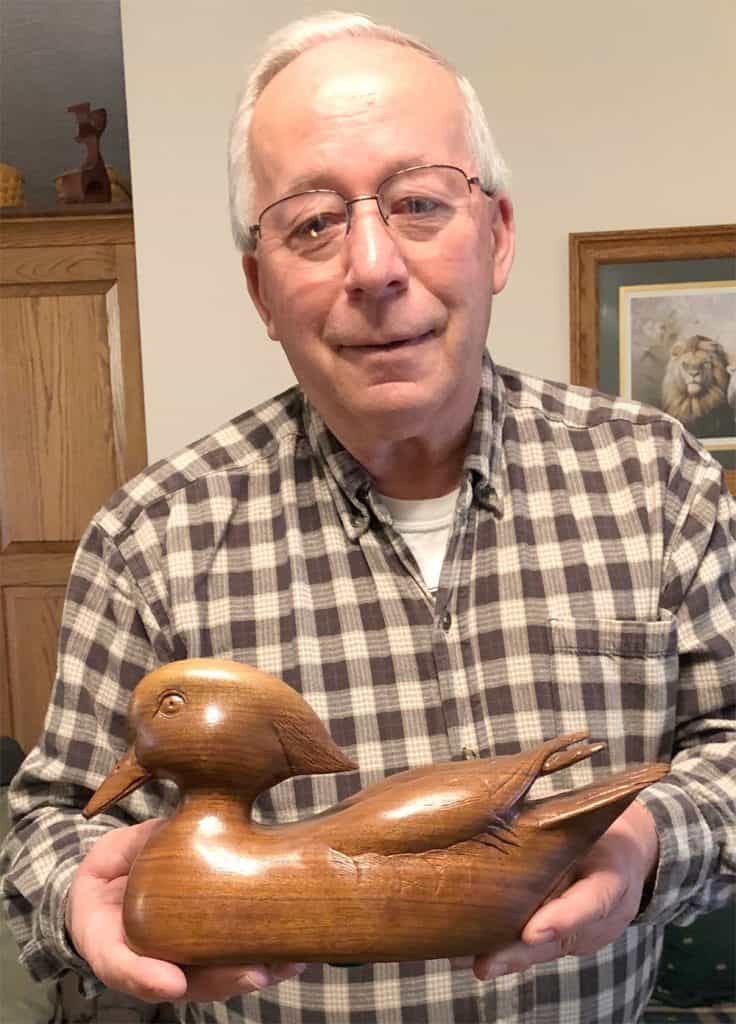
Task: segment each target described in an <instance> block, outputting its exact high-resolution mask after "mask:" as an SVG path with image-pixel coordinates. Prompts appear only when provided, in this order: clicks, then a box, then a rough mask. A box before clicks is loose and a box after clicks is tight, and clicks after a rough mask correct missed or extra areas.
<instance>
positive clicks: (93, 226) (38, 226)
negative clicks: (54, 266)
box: [0, 211, 135, 250]
mask: <svg viewBox="0 0 736 1024" xmlns="http://www.w3.org/2000/svg"><path fill="white" fill-rule="evenodd" d="M134 239H135V235H134V230H133V215H132V213H131V212H130V211H128V212H115V213H108V212H105V213H95V214H93V213H92V211H90V212H88V213H87V214H86V215H80V214H78V213H74V214H59V215H58V216H54V217H51V218H46V217H41V216H38V217H36V216H18V217H13V218H8V217H3V218H0V250H2V249H17V248H30V247H32V246H47V245H87V244H92V245H131V244H132V243H133V242H134Z"/></svg>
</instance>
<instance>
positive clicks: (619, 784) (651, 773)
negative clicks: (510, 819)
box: [523, 764, 670, 829]
mask: <svg viewBox="0 0 736 1024" xmlns="http://www.w3.org/2000/svg"><path fill="white" fill-rule="evenodd" d="M669 770H670V766H669V765H668V764H649V765H643V766H642V767H640V768H631V769H628V770H627V771H622V772H618V773H617V774H615V775H610V776H609V777H608V778H607V779H603V780H602V781H601V782H594V783H592V784H591V785H590V786H584V787H583V788H582V789H576V790H571V791H570V792H568V793H560V794H558V795H555V796H551V797H545V799H543V800H538V801H535V802H530V803H528V804H527V805H526V806H525V808H524V811H523V821H524V824H528V825H532V826H536V827H537V828H541V829H550V828H556V827H557V826H558V825H561V824H563V823H564V822H567V821H572V820H574V819H576V818H580V817H582V816H584V815H586V814H592V813H594V812H595V811H598V810H600V809H602V808H605V807H610V808H611V811H612V813H611V821H613V819H614V817H616V816H618V814H620V813H621V811H622V810H624V808H625V807H626V806H627V804H629V803H630V802H631V801H632V800H633V799H634V797H635V796H636V794H637V793H640V792H641V791H642V789H645V788H646V787H647V786H651V785H652V783H654V782H658V781H659V780H660V779H662V778H663V777H664V776H665V775H666V774H667V773H668V772H669Z"/></svg>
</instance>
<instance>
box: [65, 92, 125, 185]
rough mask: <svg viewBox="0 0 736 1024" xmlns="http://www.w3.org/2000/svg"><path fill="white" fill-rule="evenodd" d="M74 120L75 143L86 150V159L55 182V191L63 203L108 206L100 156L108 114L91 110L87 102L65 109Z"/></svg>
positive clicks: (106, 179)
mask: <svg viewBox="0 0 736 1024" xmlns="http://www.w3.org/2000/svg"><path fill="white" fill-rule="evenodd" d="M66 109H67V110H68V111H69V112H70V113H72V114H74V115H75V116H76V118H77V128H78V131H77V134H76V136H75V138H74V141H75V142H81V143H82V144H83V145H85V146H86V147H87V159H86V160H85V161H84V163H83V164H82V166H81V167H80V168H79V170H76V171H66V172H65V173H64V174H62V175H61V177H60V179H57V180H58V185H57V189H58V192H59V196H60V198H61V201H62V202H64V203H109V202H110V197H111V194H112V193H111V189H110V179H109V178H108V176H107V170H106V168H105V161H104V160H103V159H102V154H101V153H100V136H101V135H102V133H103V132H104V130H105V127H106V125H107V111H106V110H105V109H104V108H103V107H100V108H99V109H97V110H90V105H89V103H77V104H75V105H74V106H72V107H67V108H66Z"/></svg>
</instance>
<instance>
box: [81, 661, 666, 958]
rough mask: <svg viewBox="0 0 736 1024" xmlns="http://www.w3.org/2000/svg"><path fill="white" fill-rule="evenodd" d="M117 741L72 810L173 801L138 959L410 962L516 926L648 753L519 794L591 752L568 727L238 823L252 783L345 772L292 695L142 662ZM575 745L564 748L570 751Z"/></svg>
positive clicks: (660, 769)
mask: <svg viewBox="0 0 736 1024" xmlns="http://www.w3.org/2000/svg"><path fill="white" fill-rule="evenodd" d="M129 718H130V726H131V735H132V736H133V742H132V745H131V748H130V750H129V752H128V754H127V755H126V756H125V757H123V759H122V760H121V761H120V762H119V763H118V764H117V765H116V767H115V769H114V770H113V772H112V774H111V775H110V776H109V777H108V778H107V779H106V780H105V781H104V782H103V783H102V785H101V786H100V788H99V789H98V790H97V792H96V794H95V795H94V796H93V797H92V799H91V800H90V802H89V804H88V805H87V807H86V808H85V811H84V813H85V816H86V817H91V816H92V815H94V814H97V813H98V812H99V811H102V810H104V809H105V808H107V807H109V806H110V805H111V804H113V803H115V801H117V800H119V799H120V798H121V797H123V796H125V795H127V794H128V793H130V792H132V791H133V790H134V789H135V788H137V787H138V786H139V785H141V784H142V783H143V782H145V781H146V780H147V779H150V778H152V777H159V778H169V779H173V780H174V781H175V782H176V783H177V784H178V786H179V788H180V790H181V801H180V804H179V806H178V808H177V810H176V812H175V814H174V815H173V817H172V818H171V819H170V820H169V821H168V822H167V823H166V824H165V825H164V826H163V827H162V828H161V829H160V831H158V832H156V833H155V834H154V835H153V837H152V838H151V840H150V841H149V842H148V844H147V845H146V846H145V847H144V849H143V851H142V852H141V853H140V855H139V856H138V859H137V860H136V862H135V864H134V865H133V868H132V870H131V873H130V876H129V880H128V887H127V890H126V894H125V905H124V924H125V930H126V934H127V938H128V942H129V944H130V946H131V947H132V948H133V949H134V950H135V951H137V952H138V953H141V954H145V955H147V956H152V957H159V958H161V959H164V960H169V961H173V962H175V963H180V964H202V965H204V964H210V965H213V964H228V963H230V964H233V963H252V962H256V963H257V962H269V961H325V962H328V963H333V964H342V963H356V962H365V961H392V960H419V959H430V958H434V957H449V956H463V955H468V954H474V953H481V952H490V951H493V950H495V949H498V948H500V947H501V946H503V945H506V944H507V943H509V942H510V941H512V940H513V939H514V938H516V937H518V935H519V933H520V932H521V930H522V928H523V926H524V924H525V923H526V921H527V920H528V919H529V917H530V916H531V915H532V914H533V912H534V911H535V910H536V909H537V908H538V907H539V906H540V905H541V904H542V902H543V901H544V900H545V899H546V898H547V897H548V896H550V894H552V893H553V892H554V891H555V890H556V887H558V886H559V885H560V884H561V883H562V882H563V881H564V879H565V877H566V875H567V873H568V871H569V870H570V868H571V867H572V866H573V864H574V863H575V861H576V859H577V858H578V857H579V856H580V855H581V854H583V853H584V852H585V851H586V850H588V848H589V847H590V846H591V845H592V843H594V842H595V840H596V839H597V838H598V837H599V836H600V835H601V834H602V833H603V832H604V831H605V829H606V828H607V827H608V826H609V825H610V824H611V822H612V821H613V820H614V818H616V817H617V815H619V814H620V813H621V812H622V811H623V810H624V808H625V807H626V806H627V805H628V804H629V803H630V802H631V800H633V798H634V797H635V795H636V794H637V793H638V792H639V791H640V790H641V789H643V788H644V787H645V786H647V785H649V784H650V783H652V782H655V781H656V780H658V779H660V778H662V776H663V775H665V774H666V772H667V770H668V766H667V765H664V764H655V765H649V766H644V767H641V768H634V769H631V770H629V771H626V772H622V773H620V774H618V775H613V776H611V777H609V778H608V779H605V780H604V781H602V782H598V783H594V784H593V785H590V786H587V787H586V788H584V789H581V790H578V791H577V792H567V793H561V794H559V795H554V796H551V797H548V798H546V799H543V800H538V801H529V800H526V799H525V797H526V794H527V792H528V790H529V789H530V787H531V785H532V783H533V782H534V781H535V780H536V779H537V778H538V777H539V776H540V775H547V774H549V773H551V772H556V771H558V770H560V769H562V768H566V767H568V766H570V765H573V764H575V763H576V762H578V761H580V760H582V759H583V758H587V757H590V756H591V754H593V753H595V752H596V751H597V750H600V749H601V748H602V747H603V746H604V744H602V743H584V742H582V741H583V740H584V739H585V737H586V734H585V733H573V734H571V735H568V736H560V737H557V738H555V739H552V740H548V741H547V742H545V743H542V744H541V745H539V746H537V747H535V748H533V749H532V750H528V751H524V752H522V753H519V754H513V755H508V756H503V757H497V758H494V759H480V760H473V761H465V762H445V763H440V764H430V765H427V766H426V767H422V768H415V769H411V770H410V771H406V772H402V773H401V774H398V775H394V776H392V777H390V778H387V779H385V780H384V781H382V782H379V783H377V784H376V785H374V786H370V787H368V788H367V789H364V790H361V791H360V792H359V793H357V794H356V795H355V796H352V797H350V798H348V799H347V800H344V801H342V803H339V804H337V805H336V806H334V807H332V808H330V809H329V810H327V811H325V812H324V813H322V814H318V815H315V816H313V817H311V818H308V819H306V820H303V821H299V822H296V823H293V824H286V825H273V826H264V825H260V824H257V823H255V822H253V821H252V820H251V807H252V804H253V801H254V800H255V799H256V797H257V796H258V794H259V793H262V792H263V791H264V790H266V789H268V788H269V787H271V786H273V785H275V784H276V783H278V782H281V781H283V780H284V779H288V778H290V777H294V776H298V775H311V774H318V773H328V772H342V771H350V770H352V769H354V768H355V767H356V765H354V764H353V763H352V761H349V760H348V759H347V758H346V757H345V756H344V755H343V753H342V752H341V751H340V749H339V748H338V747H337V746H336V745H335V744H334V743H333V741H332V740H331V738H330V737H329V735H328V734H327V732H326V730H325V728H324V726H323V725H322V723H321V722H320V721H319V719H318V718H317V716H316V715H315V714H314V712H313V711H312V710H311V708H310V707H309V705H308V704H307V703H306V701H305V700H303V698H302V697H301V696H299V694H298V693H296V691H295V690H293V689H292V688H291V687H289V686H287V685H286V683H283V682H281V681H280V680H278V679H276V678H275V677H273V676H269V675H267V674H265V673H263V672H260V671H258V670H256V669H254V668H249V667H248V666H246V665H241V664H238V663H236V662H229V661H217V660H213V659H198V660H190V661H182V662H175V663H173V664H170V665H166V666H164V667H162V668H159V669H156V670H155V671H154V672H152V673H150V674H149V675H148V676H146V677H145V678H144V679H142V680H141V682H140V683H139V684H138V686H137V687H136V689H135V692H134V694H133V697H132V700H131V707H130V712H129ZM575 744H577V745H575Z"/></svg>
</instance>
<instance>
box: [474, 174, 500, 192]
mask: <svg viewBox="0 0 736 1024" xmlns="http://www.w3.org/2000/svg"><path fill="white" fill-rule="evenodd" d="M468 185H477V186H478V188H479V189H480V190H481V192H482V193H483V195H485V196H489V198H492V197H493V196H495V194H496V190H495V188H485V186H484V185H481V183H480V178H479V177H478V175H477V174H476V175H474V176H473V177H472V178H468Z"/></svg>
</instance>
